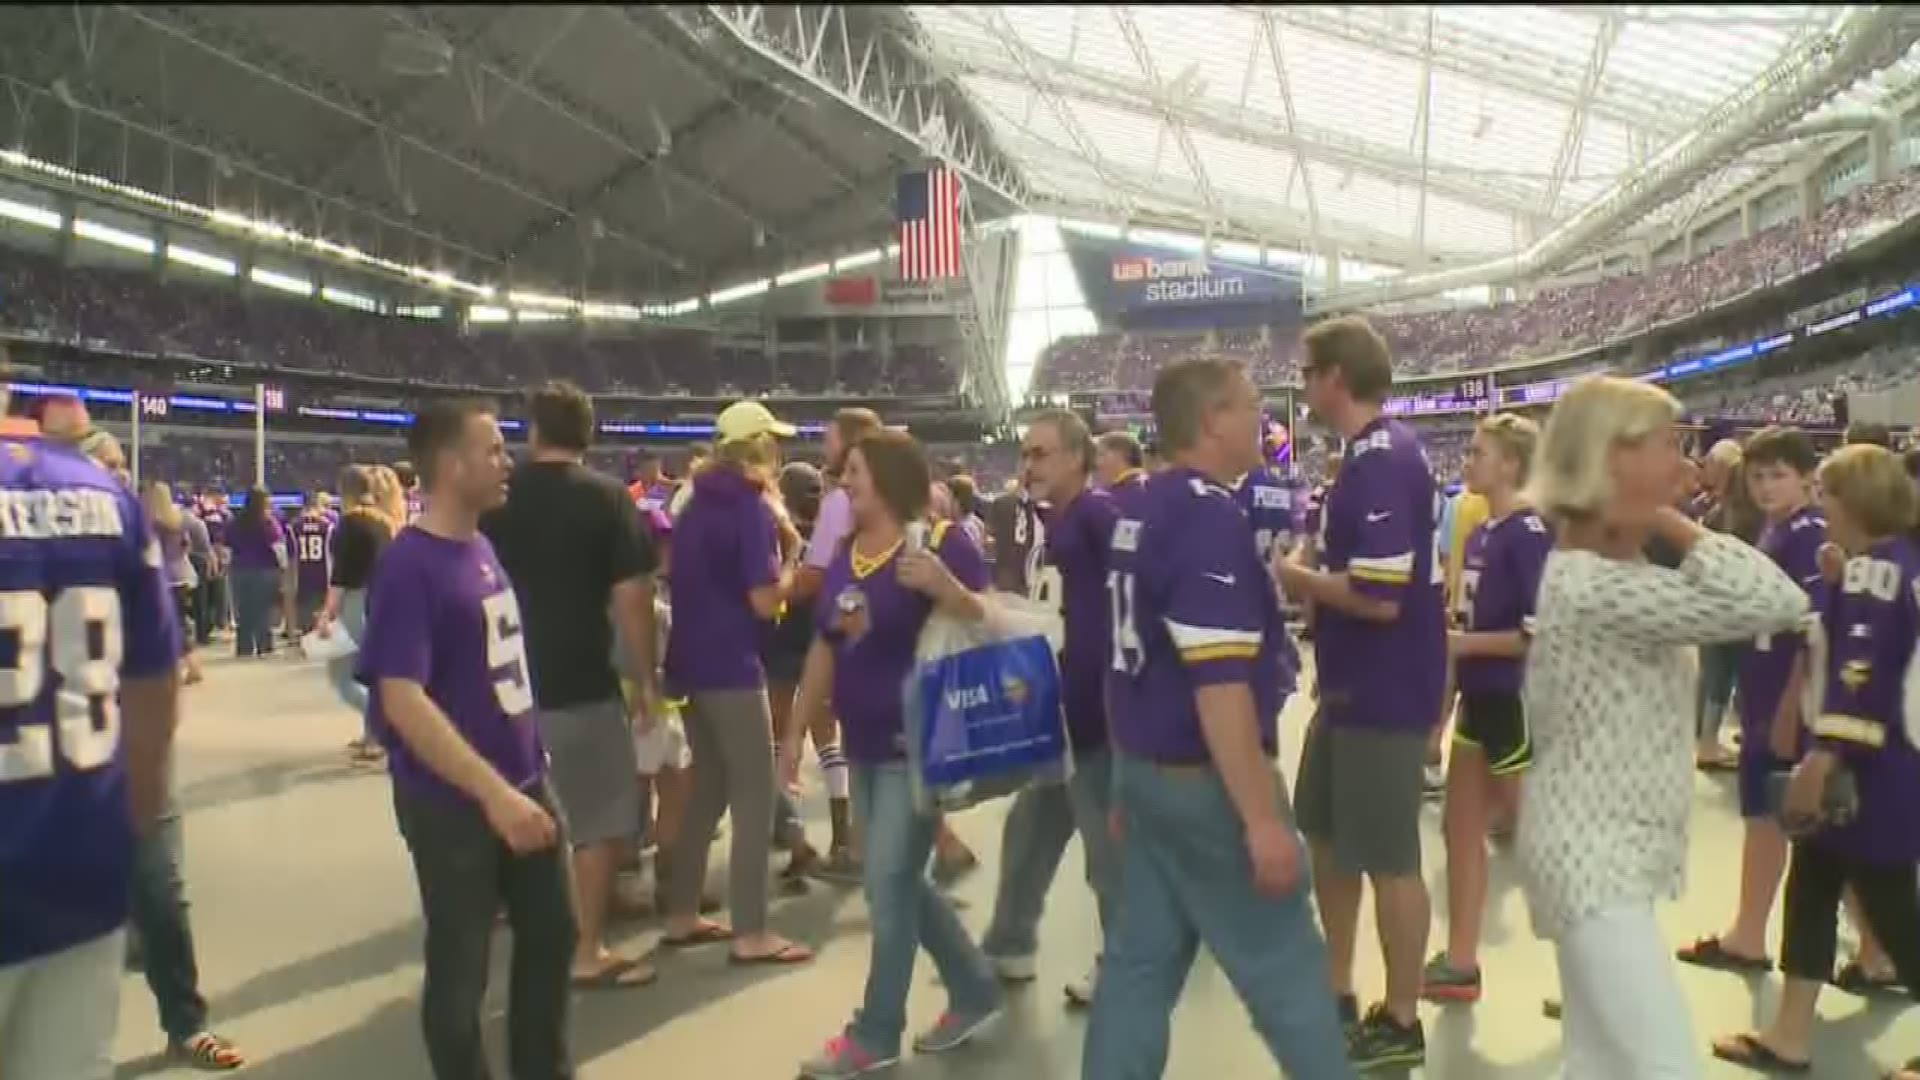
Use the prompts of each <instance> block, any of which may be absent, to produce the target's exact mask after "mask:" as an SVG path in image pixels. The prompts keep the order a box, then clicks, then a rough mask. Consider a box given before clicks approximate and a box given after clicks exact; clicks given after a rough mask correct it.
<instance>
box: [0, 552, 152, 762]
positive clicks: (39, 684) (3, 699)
mask: <svg viewBox="0 0 1920 1080" xmlns="http://www.w3.org/2000/svg"><path fill="white" fill-rule="evenodd" d="M6 638H12V639H13V642H14V649H13V655H14V661H13V665H12V666H11V667H7V668H0V784H6V783H14V782H18V781H22V780H39V779H43V778H45V777H48V776H52V775H53V771H54V762H55V757H56V749H57V751H58V758H59V759H60V760H63V761H65V762H66V763H67V765H68V766H69V767H70V768H72V769H75V770H77V771H80V772H85V771H88V770H90V769H97V768H100V767H101V766H102V765H105V764H107V763H108V762H110V761H112V760H113V755H114V751H115V749H116V748H117V747H118V746H119V745H120V708H119V703H118V701H117V700H116V695H117V694H118V692H119V690H120V657H121V649H122V645H123V643H122V641H121V638H120V594H119V592H117V591H116V590H114V589H112V588H110V587H106V586H99V585H82V586H76V587H74V588H71V589H66V590H64V591H62V592H60V593H59V594H58V595H56V596H54V598H53V599H52V600H51V601H49V600H48V599H47V597H46V596H45V595H44V594H42V593H40V592H39V591H38V590H28V591H21V592H0V640H5V639H6ZM49 668H51V669H52V671H53V673H54V674H55V675H58V676H59V677H60V689H59V694H58V696H57V698H56V699H55V701H54V703H53V717H52V723H51V724H40V723H29V722H27V721H28V720H29V717H28V716H27V711H28V710H29V709H31V708H32V707H33V704H34V703H35V702H36V701H38V700H40V695H41V694H42V693H43V692H44V691H45V690H46V687H47V671H48V669H49ZM9 728H12V729H13V730H12V734H11V736H9V735H8V729H9ZM56 728H57V729H58V732H57V734H56V731H55V729H56Z"/></svg>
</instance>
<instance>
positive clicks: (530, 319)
mask: <svg viewBox="0 0 1920 1080" xmlns="http://www.w3.org/2000/svg"><path fill="white" fill-rule="evenodd" d="M566 317H567V316H566V315H565V314H564V313H563V312H558V311H540V310H531V311H529V310H526V309H516V310H515V311H514V313H513V319H514V321H515V322H523V323H543V322H559V321H560V320H561V319H564V318H566Z"/></svg>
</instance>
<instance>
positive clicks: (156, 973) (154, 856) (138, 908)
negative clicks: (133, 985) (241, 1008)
mask: <svg viewBox="0 0 1920 1080" xmlns="http://www.w3.org/2000/svg"><path fill="white" fill-rule="evenodd" d="M180 854H181V830H180V811H179V809H178V808H177V807H176V806H174V805H173V803H172V802H171V800H169V803H168V806H167V809H166V811H165V813H163V814H162V815H161V818H160V820H159V821H158V822H157V823H155V825H154V827H153V831H152V832H151V833H148V834H147V835H146V836H144V837H141V839H140V841H139V846H138V847H137V848H136V851H135V855H134V863H133V912H132V915H133V918H132V922H133V930H134V932H135V933H136V934H138V935H139V937H140V945H141V955H142V963H141V966H142V967H143V968H144V969H145V972H146V976H147V988H148V989H149V990H151V991H153V1000H154V1004H155V1005H156V1006H158V1008H159V1011H160V1027H161V1028H162V1029H163V1030H165V1031H166V1033H167V1041H169V1042H171V1043H174V1044H175V1045H178V1044H181V1043H184V1042H186V1041H187V1040H188V1039H190V1038H192V1037H194V1036H195V1035H198V1034H200V1033H201V1032H202V1031H205V1030H206V1027H207V1000H206V998H204V997H202V996H201V995H200V970H199V968H198V966H197V965H196V963H195V960H194V952H193V927H192V925H191V924H189V923H188V921H187V898H186V891H185V887H184V884H183V882H182V881H181V878H180Z"/></svg>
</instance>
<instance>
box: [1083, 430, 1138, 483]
mask: <svg viewBox="0 0 1920 1080" xmlns="http://www.w3.org/2000/svg"><path fill="white" fill-rule="evenodd" d="M1094 442H1095V443H1096V444H1097V446H1098V450H1097V451H1096V452H1095V454H1094V470H1093V471H1094V476H1095V478H1096V479H1098V480H1099V482H1100V486H1101V487H1102V488H1104V489H1106V490H1107V491H1110V492H1112V493H1113V494H1115V495H1122V496H1125V495H1128V494H1130V493H1132V492H1133V491H1136V490H1138V489H1139V488H1140V486H1141V485H1143V484H1145V483H1146V482H1147V468H1146V466H1147V454H1146V451H1145V450H1143V449H1141V446H1140V440H1139V439H1136V438H1134V437H1133V433H1132V432H1128V431H1109V432H1107V433H1106V434H1104V435H1102V436H1100V437H1099V438H1098V439H1096V440H1094Z"/></svg>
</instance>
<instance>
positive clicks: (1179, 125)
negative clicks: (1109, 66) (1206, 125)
mask: <svg viewBox="0 0 1920 1080" xmlns="http://www.w3.org/2000/svg"><path fill="white" fill-rule="evenodd" d="M1113 19H1114V22H1115V23H1117V24H1118V25H1119V27H1120V37H1121V38H1122V39H1123V40H1125V41H1126V43H1127V49H1128V51H1130V52H1132V53H1133V62H1134V63H1135V64H1137V65H1139V68H1140V74H1141V77H1143V78H1144V79H1145V80H1146V83H1147V87H1148V89H1149V90H1151V91H1152V92H1153V95H1154V96H1155V97H1156V98H1159V99H1160V100H1161V101H1163V102H1165V103H1166V104H1167V105H1168V106H1169V107H1168V108H1167V109H1166V110H1165V111H1164V112H1163V113H1162V114H1161V117H1162V122H1163V123H1165V124H1166V125H1167V126H1168V127H1170V128H1172V129H1173V139H1174V144H1175V145H1176V146H1178V147H1179V148H1180V156H1181V157H1183V158H1185V159H1186V162H1187V169H1188V171H1190V172H1192V173H1193V180H1194V183H1196V184H1198V185H1199V187H1200V202H1201V204H1202V205H1204V206H1206V207H1207V208H1208V209H1209V210H1210V211H1217V209H1218V207H1219V200H1218V199H1217V198H1216V197H1215V196H1214V193H1213V181H1212V180H1211V179H1209V178H1208V176H1207V165H1206V162H1204V161H1202V160H1200V152H1199V150H1197V149H1196V148H1195V147H1194V145H1193V135H1192V133H1191V132H1189V131H1188V130H1187V125H1186V121H1185V120H1183V119H1182V118H1181V117H1180V116H1179V115H1177V114H1176V113H1175V112H1174V111H1173V109H1172V108H1171V106H1172V105H1173V103H1174V102H1173V94H1172V93H1170V92H1169V91H1168V89H1167V84H1166V83H1165V82H1164V81H1163V80H1162V79H1161V78H1160V71H1159V66H1158V65H1156V64H1155V63H1154V62H1153V50H1151V49H1149V48H1148V47H1147V39H1146V37H1145V36H1144V35H1142V34H1141V33H1140V25H1139V24H1138V23H1136V22H1134V21H1133V14H1132V12H1130V11H1129V10H1128V9H1127V8H1125V7H1115V8H1114V9H1113ZM1201 235H1203V236H1211V235H1213V228H1212V227H1211V226H1209V227H1208V228H1206V229H1204V230H1202V232H1201Z"/></svg>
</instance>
